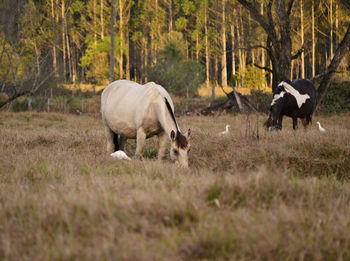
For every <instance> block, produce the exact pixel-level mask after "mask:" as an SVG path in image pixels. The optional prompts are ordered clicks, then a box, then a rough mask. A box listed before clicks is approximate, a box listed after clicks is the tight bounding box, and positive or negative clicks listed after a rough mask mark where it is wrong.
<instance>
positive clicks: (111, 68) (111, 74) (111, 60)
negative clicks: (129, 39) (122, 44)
mask: <svg viewBox="0 0 350 261" xmlns="http://www.w3.org/2000/svg"><path fill="white" fill-rule="evenodd" d="M115 1H116V0H112V12H111V55H110V57H109V82H110V83H111V82H113V81H114V56H115V55H114V52H115V28H114V27H115V13H116V2H115Z"/></svg>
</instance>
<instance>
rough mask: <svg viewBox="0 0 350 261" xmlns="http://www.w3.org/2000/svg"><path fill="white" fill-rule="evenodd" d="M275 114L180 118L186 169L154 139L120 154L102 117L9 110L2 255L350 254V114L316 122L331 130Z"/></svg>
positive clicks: (2, 153)
mask: <svg viewBox="0 0 350 261" xmlns="http://www.w3.org/2000/svg"><path fill="white" fill-rule="evenodd" d="M265 119H266V116H265V115H258V116H257V115H251V116H246V115H238V116H233V115H224V116H213V117H197V116H193V117H180V118H179V125H180V127H181V129H183V130H185V129H187V128H189V127H190V128H191V130H192V134H191V135H192V138H191V143H192V150H191V158H190V169H188V170H185V169H182V168H181V167H179V166H177V165H176V164H173V163H172V162H171V161H170V159H169V157H168V158H167V160H166V161H165V162H162V163H160V162H158V160H157V158H156V155H157V140H156V139H153V138H152V139H150V140H148V141H147V143H146V147H145V151H144V155H145V159H144V160H142V161H141V160H132V161H130V162H129V161H118V160H115V159H113V158H111V157H110V156H109V155H107V154H106V153H105V143H104V142H105V141H104V134H103V128H102V124H101V120H100V116H99V115H98V114H86V115H85V114H83V115H63V114H55V113H35V112H28V113H7V112H2V113H1V114H0V259H2V260H47V259H60V260H67V259H78V260H111V259H112V260H197V259H206V260H208V259H215V260H299V259H303V260H341V259H342V260H347V259H349V258H350V249H349V247H348V246H349V245H350V234H349V233H348V231H349V229H350V219H349V213H348V204H349V202H350V186H349V184H350V183H349V179H350V139H349V134H350V115H349V114H341V115H333V116H327V117H325V116H315V118H314V122H316V121H320V122H321V123H322V125H323V126H324V127H325V128H326V130H327V132H326V134H322V133H320V132H319V131H318V130H317V127H316V125H315V124H314V125H312V126H311V128H310V129H309V130H308V131H304V130H303V128H302V127H301V126H300V129H299V130H297V131H293V130H292V123H291V121H289V120H287V119H286V120H285V122H284V126H283V131H282V132H276V133H268V132H266V131H265V130H264V129H263V128H262V124H263V122H264V120H265ZM226 124H230V125H231V129H230V133H229V134H228V135H226V136H222V137H220V136H219V135H218V133H219V132H220V131H223V130H224V128H225V125H226ZM134 150H135V141H129V142H128V144H127V146H126V152H127V154H128V155H129V156H133V153H134Z"/></svg>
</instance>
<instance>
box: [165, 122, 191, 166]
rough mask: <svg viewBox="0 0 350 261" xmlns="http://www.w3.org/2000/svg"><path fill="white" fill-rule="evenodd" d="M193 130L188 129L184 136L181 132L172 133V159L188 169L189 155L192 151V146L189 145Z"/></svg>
mask: <svg viewBox="0 0 350 261" xmlns="http://www.w3.org/2000/svg"><path fill="white" fill-rule="evenodd" d="M190 134H191V130H190V129H188V131H187V133H185V135H183V134H182V133H181V132H180V131H177V132H176V133H175V131H173V130H172V131H171V133H170V138H171V148H170V157H171V158H172V159H173V160H176V161H178V162H179V163H180V165H181V166H183V167H185V168H187V167H188V154H189V152H190V150H191V145H190V143H189V138H190Z"/></svg>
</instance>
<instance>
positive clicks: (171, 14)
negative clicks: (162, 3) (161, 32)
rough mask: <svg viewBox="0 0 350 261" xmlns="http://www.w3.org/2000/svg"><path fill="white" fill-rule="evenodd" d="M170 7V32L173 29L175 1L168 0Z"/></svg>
mask: <svg viewBox="0 0 350 261" xmlns="http://www.w3.org/2000/svg"><path fill="white" fill-rule="evenodd" d="M168 9H169V32H172V31H173V1H172V0H168Z"/></svg>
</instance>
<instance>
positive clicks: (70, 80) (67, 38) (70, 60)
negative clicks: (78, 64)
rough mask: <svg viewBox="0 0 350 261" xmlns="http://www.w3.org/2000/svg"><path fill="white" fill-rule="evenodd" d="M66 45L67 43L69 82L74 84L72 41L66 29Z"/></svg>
mask: <svg viewBox="0 0 350 261" xmlns="http://www.w3.org/2000/svg"><path fill="white" fill-rule="evenodd" d="M66 43H67V57H68V71H69V82H72V78H73V77H72V76H73V75H72V59H71V51H70V41H69V35H68V31H67V28H66Z"/></svg>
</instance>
